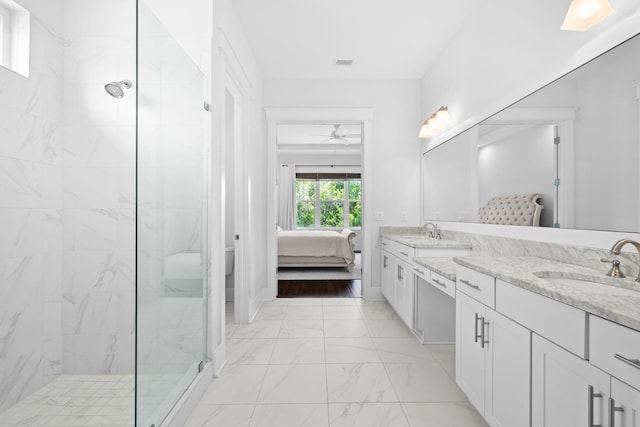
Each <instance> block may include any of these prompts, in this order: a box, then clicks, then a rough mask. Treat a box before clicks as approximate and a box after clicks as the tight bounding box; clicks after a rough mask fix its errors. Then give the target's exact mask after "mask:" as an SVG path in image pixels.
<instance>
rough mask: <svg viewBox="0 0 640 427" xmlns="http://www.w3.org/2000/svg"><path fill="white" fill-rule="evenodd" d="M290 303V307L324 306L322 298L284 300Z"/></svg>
mask: <svg viewBox="0 0 640 427" xmlns="http://www.w3.org/2000/svg"><path fill="white" fill-rule="evenodd" d="M283 299H287V300H288V301H289V305H290V306H300V305H303V306H307V307H308V306H322V298H283Z"/></svg>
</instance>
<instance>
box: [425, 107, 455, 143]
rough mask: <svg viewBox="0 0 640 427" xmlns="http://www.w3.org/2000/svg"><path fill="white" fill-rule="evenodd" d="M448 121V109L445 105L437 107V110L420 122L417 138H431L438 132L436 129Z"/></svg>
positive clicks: (447, 123)
mask: <svg viewBox="0 0 640 427" xmlns="http://www.w3.org/2000/svg"><path fill="white" fill-rule="evenodd" d="M450 121H451V117H450V116H449V109H448V108H447V107H440V108H438V111H436V112H435V113H433V114H432V115H431V117H429V118H428V119H427V120H425V121H424V123H423V124H422V127H421V128H420V133H419V134H418V138H431V137H432V136H433V135H435V134H436V133H438V131H440V130H442V129H443V128H445V127H446V126H447V125H449V122H450Z"/></svg>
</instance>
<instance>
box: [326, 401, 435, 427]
mask: <svg viewBox="0 0 640 427" xmlns="http://www.w3.org/2000/svg"><path fill="white" fill-rule="evenodd" d="M329 425H330V426H331V427H409V423H408V422H407V418H406V416H405V415H404V411H403V410H402V406H401V405H400V404H399V403H330V404H329ZM430 427H439V425H438V424H432V425H430Z"/></svg>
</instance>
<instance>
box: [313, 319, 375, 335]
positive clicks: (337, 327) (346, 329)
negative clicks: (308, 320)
mask: <svg viewBox="0 0 640 427" xmlns="http://www.w3.org/2000/svg"><path fill="white" fill-rule="evenodd" d="M324 336H325V337H334V338H364V337H368V336H369V329H367V325H366V324H365V323H364V320H361V319H350V320H341V319H325V320H324Z"/></svg>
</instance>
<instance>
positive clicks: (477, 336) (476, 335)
mask: <svg viewBox="0 0 640 427" xmlns="http://www.w3.org/2000/svg"><path fill="white" fill-rule="evenodd" d="M480 319H482V317H480V316H478V313H476V322H475V331H474V333H473V335H474V337H475V338H474V342H478V338H480V335H478V320H480Z"/></svg>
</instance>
